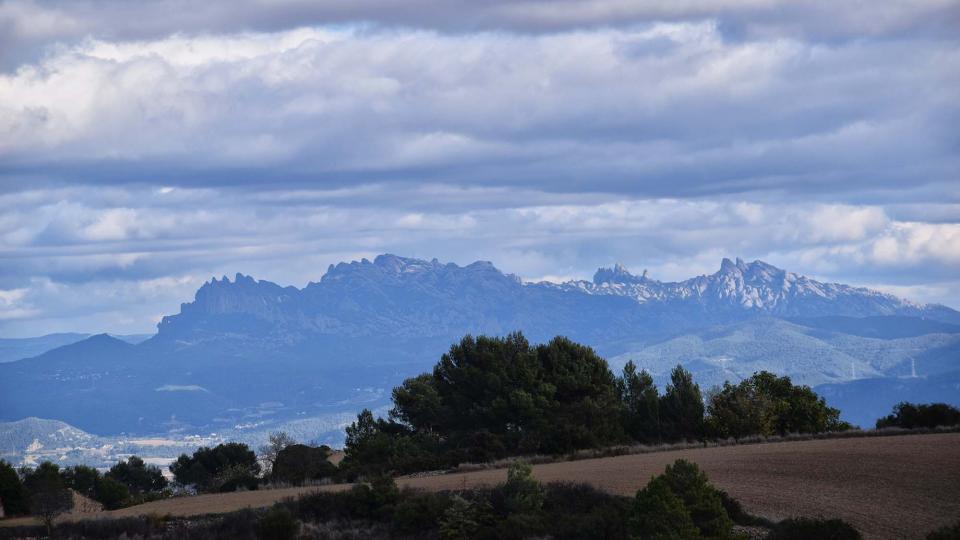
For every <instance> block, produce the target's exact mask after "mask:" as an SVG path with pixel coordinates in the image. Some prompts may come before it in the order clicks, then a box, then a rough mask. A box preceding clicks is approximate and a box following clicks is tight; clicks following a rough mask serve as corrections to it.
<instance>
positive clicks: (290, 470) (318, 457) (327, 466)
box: [270, 444, 337, 486]
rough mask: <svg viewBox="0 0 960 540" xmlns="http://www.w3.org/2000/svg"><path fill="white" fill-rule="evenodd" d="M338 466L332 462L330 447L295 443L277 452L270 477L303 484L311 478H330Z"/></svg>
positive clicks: (279, 480) (335, 472)
mask: <svg viewBox="0 0 960 540" xmlns="http://www.w3.org/2000/svg"><path fill="white" fill-rule="evenodd" d="M335 474H337V467H336V466H335V465H334V464H333V463H330V447H329V446H321V447H312V446H306V445H303V444H293V445H290V446H287V447H285V448H284V449H283V450H280V452H279V453H278V454H277V456H276V458H275V459H274V463H273V470H272V471H271V475H270V478H271V479H272V480H273V481H275V482H286V483H288V484H293V485H297V486H299V485H302V484H303V483H304V482H306V481H309V480H320V479H323V478H330V477H332V476H334V475H335Z"/></svg>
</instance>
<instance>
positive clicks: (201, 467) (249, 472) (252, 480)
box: [170, 443, 260, 492]
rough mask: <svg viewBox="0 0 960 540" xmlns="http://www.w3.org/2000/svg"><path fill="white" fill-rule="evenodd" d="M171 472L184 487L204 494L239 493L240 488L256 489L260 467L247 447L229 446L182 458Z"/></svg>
mask: <svg viewBox="0 0 960 540" xmlns="http://www.w3.org/2000/svg"><path fill="white" fill-rule="evenodd" d="M170 472H172V473H173V476H174V478H175V479H176V481H177V482H179V483H180V484H183V485H194V486H196V487H197V489H199V490H201V491H208V492H216V491H235V490H236V489H237V488H239V487H245V488H247V489H256V486H257V474H258V473H259V472H260V464H259V463H257V456H256V454H254V453H253V451H252V450H250V448H249V447H248V446H247V445H245V444H242V443H226V444H218V445H217V446H215V447H214V448H207V447H202V448H200V449H198V450H197V451H196V452H194V453H193V456H187V455H186V454H181V455H180V457H179V458H177V461H175V462H174V463H173V464H171V465H170Z"/></svg>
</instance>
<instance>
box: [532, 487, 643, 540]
mask: <svg viewBox="0 0 960 540" xmlns="http://www.w3.org/2000/svg"><path fill="white" fill-rule="evenodd" d="M543 493H544V497H543V514H544V517H543V522H544V524H545V528H546V530H547V531H549V533H550V536H551V537H552V538H556V539H557V540H606V539H620V538H626V537H627V516H628V515H629V512H630V508H631V502H632V501H631V500H630V499H628V498H627V497H619V496H616V495H610V494H608V493H606V492H603V491H600V490H599V489H597V488H595V487H593V486H590V485H587V484H567V483H551V484H547V485H545V486H544V490H543Z"/></svg>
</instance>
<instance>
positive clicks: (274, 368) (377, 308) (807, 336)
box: [0, 255, 960, 436]
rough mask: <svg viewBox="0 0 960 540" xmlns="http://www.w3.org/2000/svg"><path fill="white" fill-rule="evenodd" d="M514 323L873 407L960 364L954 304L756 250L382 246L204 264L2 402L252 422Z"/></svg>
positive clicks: (13, 415)
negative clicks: (293, 259) (152, 314)
mask: <svg viewBox="0 0 960 540" xmlns="http://www.w3.org/2000/svg"><path fill="white" fill-rule="evenodd" d="M515 330H521V331H523V332H524V333H525V334H526V335H527V337H528V338H529V339H530V340H531V341H533V342H538V341H544V340H547V339H550V338H551V337H553V336H554V335H566V336H568V337H570V338H571V339H574V340H576V341H579V342H582V343H585V344H588V345H590V346H592V347H594V348H595V349H596V350H597V351H598V352H599V353H600V354H601V355H604V356H605V357H606V358H608V359H609V361H610V363H611V367H612V368H613V369H615V370H618V369H619V368H620V367H621V366H622V364H624V363H625V362H626V361H627V360H628V359H633V360H635V361H636V362H637V364H638V365H640V366H641V367H644V368H646V369H648V370H649V371H651V373H652V374H653V375H654V378H655V380H656V381H657V382H658V383H661V384H662V383H663V381H664V380H665V378H666V377H667V376H668V374H669V370H670V368H672V367H673V366H674V365H676V364H677V363H682V364H684V365H685V366H686V367H687V368H688V369H690V370H691V371H693V373H694V377H695V380H697V381H698V382H699V383H700V384H701V386H703V387H704V388H710V387H711V386H713V385H717V384H721V383H722V382H723V381H724V380H731V381H736V380H739V379H740V378H742V377H746V376H749V375H750V374H751V373H753V372H754V371H756V370H760V369H767V370H771V371H774V372H777V373H780V374H786V375H790V376H791V377H792V378H793V379H794V380H795V381H796V382H799V383H803V384H809V385H812V386H815V387H818V388H819V387H820V386H819V385H829V386H824V388H829V389H830V392H831V393H830V394H829V395H830V396H833V397H832V398H831V399H837V400H838V401H842V402H843V403H844V408H843V413H844V417H845V418H847V419H850V420H852V421H854V422H856V423H859V424H868V425H869V424H872V423H873V420H874V419H875V418H876V417H877V416H879V415H882V414H886V413H888V412H889V409H890V407H891V406H892V405H893V403H894V402H895V400H896V397H895V394H896V392H890V395H891V397H890V399H886V400H884V399H883V397H882V396H877V395H874V393H873V391H874V390H875V389H876V388H885V387H886V386H884V385H885V384H886V385H887V386H890V385H891V384H894V383H897V382H898V381H900V382H903V381H906V382H903V384H907V385H909V386H910V388H911V392H912V393H911V395H923V392H924V388H925V387H926V386H931V387H933V386H935V387H936V388H939V390H938V392H939V394H937V395H942V394H943V388H941V387H942V386H943V385H942V384H940V381H942V380H952V379H950V377H952V376H953V375H951V374H952V373H954V372H957V371H960V312H957V311H955V310H953V309H950V308H948V307H946V306H942V305H936V304H933V305H924V304H918V303H914V302H910V301H907V300H903V299H900V298H897V297H895V296H892V295H889V294H885V293H881V292H877V291H873V290H869V289H864V288H858V287H851V286H848V285H842V284H834V283H821V282H818V281H816V280H813V279H810V278H807V277H804V276H800V275H797V274H794V273H791V272H787V271H784V270H781V269H779V268H776V267H774V266H771V265H769V264H766V263H764V262H761V261H754V262H750V263H746V262H744V261H742V260H740V259H737V260H735V261H731V260H729V259H724V260H723V261H722V263H721V265H720V269H719V270H718V271H717V272H715V273H713V274H710V275H703V276H698V277H694V278H691V279H688V280H685V281H680V282H662V281H657V280H654V279H651V278H649V277H648V276H647V275H646V272H644V273H643V274H641V275H634V274H631V273H630V272H629V271H627V270H626V269H625V268H624V267H623V266H621V265H616V266H614V267H613V268H601V269H599V270H598V271H597V272H596V274H595V275H594V278H593V280H592V281H584V280H581V281H568V282H566V283H549V282H537V283H533V282H524V281H523V280H522V279H520V278H519V277H517V276H514V275H510V274H505V273H503V272H500V271H499V270H498V269H497V268H495V267H494V266H493V265H492V264H491V263H489V262H475V263H472V264H469V265H466V266H458V265H456V264H451V263H447V264H444V263H441V262H439V261H437V260H436V259H434V260H432V261H426V260H420V259H412V258H404V257H398V256H395V255H381V256H378V257H376V258H375V259H374V260H373V261H369V260H366V259H364V260H361V261H354V262H350V263H340V264H337V265H335V266H334V265H331V266H330V268H329V269H328V270H327V272H326V273H325V274H324V275H323V276H322V277H321V278H320V280H319V281H318V282H312V283H309V284H307V285H306V286H305V287H303V288H296V287H283V286H280V285H277V284H275V283H271V282H268V281H262V280H256V279H254V278H252V277H250V276H245V275H242V274H237V275H236V276H235V277H234V279H233V280H230V279H228V278H226V277H224V278H222V279H216V278H215V279H213V280H211V281H209V282H207V283H206V284H204V285H203V286H202V287H201V288H200V289H199V290H198V291H197V292H196V295H195V297H194V299H193V301H192V302H188V303H184V304H183V305H182V306H181V308H180V312H179V313H177V314H174V315H170V316H167V317H164V318H163V319H162V320H161V322H160V323H159V325H158V331H157V334H156V335H154V336H153V337H151V338H150V339H147V340H145V341H143V342H140V343H137V344H131V343H127V342H125V341H122V340H119V339H116V338H113V337H110V336H107V335H97V336H92V337H89V338H87V339H85V340H82V341H79V342H76V343H70V344H67V345H65V346H62V347H58V348H54V349H52V350H48V351H46V352H44V353H43V354H40V355H38V356H35V357H33V358H28V359H24V360H19V361H16V362H10V363H5V364H0V420H19V419H21V418H26V417H42V418H51V419H57V420H61V421H65V422H68V423H69V424H71V425H74V426H77V427H78V428H80V429H82V430H84V431H88V432H91V433H94V434H97V435H111V434H118V433H133V434H152V433H209V432H213V431H224V430H243V429H252V430H253V429H257V430H262V429H265V428H266V427H269V426H271V425H279V424H280V423H282V422H289V421H292V420H296V419H305V418H313V417H321V416H329V415H340V414H344V413H350V412H353V411H356V410H358V409H360V408H363V407H369V408H374V409H376V408H382V407H384V406H385V405H386V404H387V403H388V402H389V395H390V389H391V388H392V387H393V386H395V385H396V384H398V383H400V382H401V381H402V380H403V379H404V378H405V377H408V376H412V375H415V374H417V373H420V372H423V371H425V370H428V369H430V367H431V366H432V365H433V364H434V363H435V362H436V360H437V359H438V358H439V356H440V355H441V354H442V353H443V352H445V351H446V350H447V349H448V348H449V346H450V344H451V343H452V342H454V341H456V340H458V339H459V338H460V337H462V336H463V335H464V334H468V333H470V334H496V335H501V334H505V333H507V332H511V331H515ZM866 380H870V381H880V382H877V383H874V384H873V386H871V385H870V384H867V383H865V382H864V381H866ZM947 393H948V394H949V387H948V389H947ZM954 397H955V399H953V401H954V402H956V401H958V400H960V389H958V391H957V392H955V396H954ZM891 400H894V401H891ZM321 435H322V434H318V436H321Z"/></svg>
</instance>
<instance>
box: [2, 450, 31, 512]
mask: <svg viewBox="0 0 960 540" xmlns="http://www.w3.org/2000/svg"><path fill="white" fill-rule="evenodd" d="M0 501H2V503H3V510H4V512H6V515H7V516H19V515H23V514H26V513H27V512H29V511H30V494H29V493H28V492H27V490H26V488H24V487H23V482H22V481H21V480H20V475H19V474H17V471H16V469H14V468H13V465H11V464H9V463H7V462H6V461H4V460H2V459H0Z"/></svg>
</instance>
